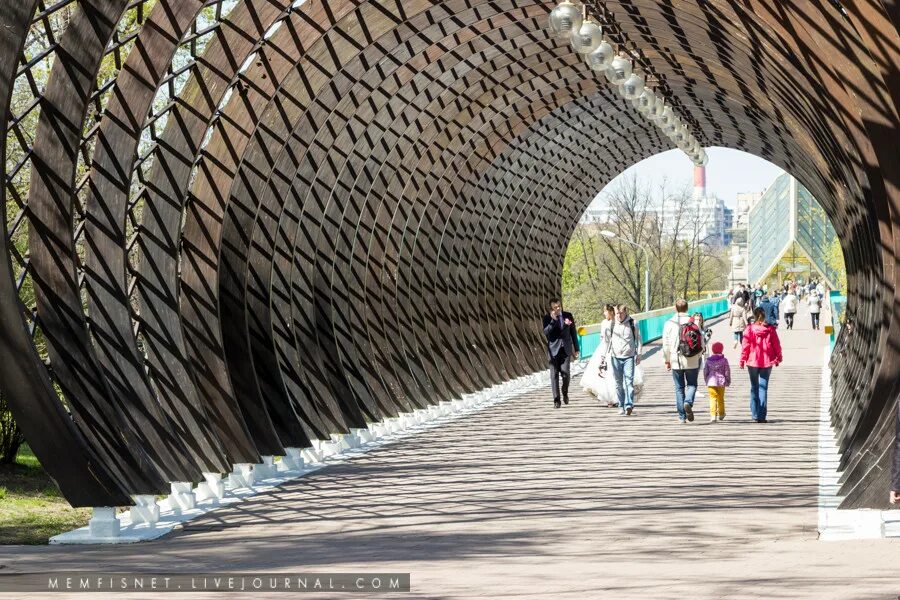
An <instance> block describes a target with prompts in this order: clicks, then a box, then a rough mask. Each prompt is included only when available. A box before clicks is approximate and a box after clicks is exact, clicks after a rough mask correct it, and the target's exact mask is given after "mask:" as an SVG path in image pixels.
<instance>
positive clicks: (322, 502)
mask: <svg viewBox="0 0 900 600" xmlns="http://www.w3.org/2000/svg"><path fill="white" fill-rule="evenodd" d="M715 332H716V334H715V336H714V338H713V339H714V340H725V339H726V335H727V332H726V331H725V327H724V325H722V324H719V325H717V326H716V328H715ZM782 339H783V343H784V346H785V349H786V357H787V359H786V364H785V365H784V366H782V367H780V368H778V369H776V370H775V372H774V375H773V380H772V386H773V389H772V393H771V397H770V409H769V418H770V423H768V424H757V423H753V422H751V421H750V417H749V410H748V401H747V398H748V389H749V384H748V380H747V376H746V373H745V372H741V371H740V370H738V369H737V361H736V351H733V350H731V345H730V344H726V347H727V348H728V352H727V355H728V356H729V358H730V359H732V360H733V364H734V366H735V375H734V380H735V383H734V385H733V387H732V388H731V389H730V390H729V391H728V394H727V398H726V410H727V414H728V417H727V418H726V420H725V421H724V422H722V423H715V424H709V423H707V422H706V421H707V419H706V418H704V417H703V415H705V414H706V413H705V411H704V410H702V409H701V410H698V411H697V414H698V419H697V421H695V422H694V423H692V424H687V425H680V424H678V423H677V420H676V414H675V403H674V399H673V398H674V397H673V394H672V391H671V383H670V378H669V375H668V374H667V373H666V372H665V370H664V368H663V367H662V359H661V356H660V353H659V352H658V348H653V347H651V348H650V349H649V352H648V355H649V357H648V358H647V360H646V365H645V366H646V367H647V386H646V391H645V394H644V397H643V398H642V399H641V400H640V401H639V403H638V405H637V409H636V411H635V415H634V416H632V417H620V416H618V415H617V414H616V411H615V410H614V409H607V408H601V407H599V406H598V404H597V402H596V401H594V400H593V399H591V398H588V397H586V396H585V395H583V394H574V395H573V399H572V403H571V404H570V405H569V406H567V407H563V408H562V409H560V410H554V409H553V408H552V405H551V401H550V399H549V396H548V394H531V395H528V396H523V397H519V398H516V399H513V400H510V401H507V402H506V403H503V404H500V405H497V406H494V407H492V408H489V409H486V410H485V411H483V412H481V413H478V414H475V415H473V416H471V417H468V418H465V419H462V420H458V421H455V422H453V423H451V424H448V425H446V426H444V427H441V428H437V429H432V430H428V431H425V432H423V433H422V434H419V435H417V436H415V437H414V438H410V439H407V440H406V441H402V442H400V443H397V444H395V445H391V446H387V447H383V448H380V449H377V450H375V451H373V452H371V453H368V454H366V455H363V456H361V457H358V458H356V459H354V460H352V461H350V462H347V463H344V464H339V465H335V466H332V467H329V468H327V469H323V470H321V471H318V472H316V473H313V474H311V475H309V476H307V477H304V478H302V479H299V480H296V481H295V482H293V483H290V484H288V485H285V486H283V487H282V488H280V489H279V490H278V491H276V492H273V493H269V494H261V495H259V496H256V497H253V498H252V499H250V500H249V501H247V502H244V503H242V504H240V505H238V506H235V507H233V508H224V509H221V510H218V511H215V512H213V513H211V514H210V515H208V516H206V517H203V518H201V519H198V520H196V521H194V522H192V523H191V524H190V525H188V526H187V527H186V528H185V529H184V530H183V531H180V532H178V533H175V534H173V535H171V536H169V537H168V538H166V539H163V540H160V541H158V542H153V543H147V544H141V545H139V546H129V547H102V548H84V547H18V548H12V547H5V548H2V549H0V563H2V566H3V569H2V571H5V572H9V571H26V570H46V569H51V568H52V569H90V570H104V571H132V570H135V569H142V570H145V571H157V572H159V571H165V572H209V571H221V570H224V569H227V570H230V571H237V572H294V573H296V572H323V571H331V572H347V571H357V570H359V571H369V572H375V571H380V572H387V571H393V572H410V573H411V574H412V586H413V592H412V594H409V595H405V594H396V595H395V597H415V598H435V599H437V598H475V597H482V598H548V597H554V598H556V597H560V598H573V599H579V600H584V599H589V598H601V597H602V598H853V599H855V598H859V599H862V598H891V599H893V598H897V597H898V594H900V572H898V570H897V565H898V564H900V542H897V541H896V540H884V541H883V540H873V541H859V542H820V541H817V540H816V536H817V534H816V516H817V515H816V495H817V471H816V433H817V418H818V403H819V391H820V375H821V371H820V369H821V363H822V356H823V348H824V345H825V344H826V343H827V337H826V336H825V335H824V334H823V333H822V332H812V331H811V330H810V326H809V319H808V316H807V315H806V314H805V313H801V315H799V316H798V319H797V330H795V331H782ZM575 388H576V389H579V390H580V388H578V386H575ZM702 391H704V392H705V389H703V390H702ZM705 402H706V400H705V397H702V398H701V399H699V400H698V402H697V405H696V406H697V407H698V408H700V407H703V406H704V403H705ZM272 596H273V597H283V596H280V595H274V594H273V595H272ZM55 597H59V595H56V596H55ZM118 597H121V596H118ZM143 597H146V596H143ZM184 597H185V596H184V595H179V596H178V598H184ZM303 597H310V598H311V597H313V596H312V595H309V596H306V595H304V596H303ZM332 597H333V596H332Z"/></svg>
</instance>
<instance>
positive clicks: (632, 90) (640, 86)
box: [622, 73, 645, 100]
mask: <svg viewBox="0 0 900 600" xmlns="http://www.w3.org/2000/svg"><path fill="white" fill-rule="evenodd" d="M644 85H645V83H644V78H643V77H641V76H640V75H638V74H637V73H632V74H631V75H630V76H629V77H628V79H626V80H625V83H623V84H622V97H623V98H625V99H626V100H636V99H637V98H638V97H639V96H640V95H641V93H642V92H643V91H644Z"/></svg>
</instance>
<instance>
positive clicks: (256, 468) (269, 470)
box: [250, 456, 278, 485]
mask: <svg viewBox="0 0 900 600" xmlns="http://www.w3.org/2000/svg"><path fill="white" fill-rule="evenodd" d="M262 459H263V461H262V462H261V463H259V464H258V465H253V470H252V471H250V479H251V482H250V483H251V484H253V485H256V484H258V483H261V482H262V481H263V480H265V479H271V478H272V477H275V476H276V475H277V474H278V472H277V470H276V469H275V457H274V456H263V457H262Z"/></svg>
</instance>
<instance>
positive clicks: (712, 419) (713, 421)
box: [709, 415, 716, 423]
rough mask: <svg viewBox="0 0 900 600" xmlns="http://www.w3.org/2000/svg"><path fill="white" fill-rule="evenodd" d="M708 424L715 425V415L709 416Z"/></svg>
mask: <svg viewBox="0 0 900 600" xmlns="http://www.w3.org/2000/svg"><path fill="white" fill-rule="evenodd" d="M709 422H710V423H715V422H716V415H713V416H711V417H710V418H709Z"/></svg>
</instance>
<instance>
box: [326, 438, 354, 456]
mask: <svg viewBox="0 0 900 600" xmlns="http://www.w3.org/2000/svg"><path fill="white" fill-rule="evenodd" d="M331 443H332V444H333V445H334V447H335V450H337V453H340V452H343V451H345V450H350V449H352V448H355V447H356V446H357V444H356V438H355V437H354V436H353V434H352V433H332V434H331Z"/></svg>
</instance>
